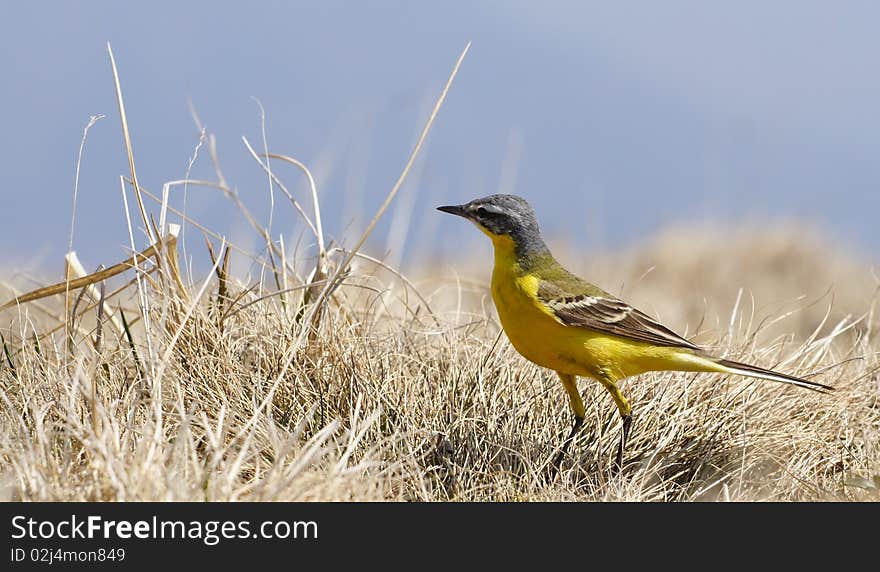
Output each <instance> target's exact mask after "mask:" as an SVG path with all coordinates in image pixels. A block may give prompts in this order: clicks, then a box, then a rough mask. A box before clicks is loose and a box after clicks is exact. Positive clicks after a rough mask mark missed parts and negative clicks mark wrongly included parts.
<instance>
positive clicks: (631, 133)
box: [0, 1, 880, 269]
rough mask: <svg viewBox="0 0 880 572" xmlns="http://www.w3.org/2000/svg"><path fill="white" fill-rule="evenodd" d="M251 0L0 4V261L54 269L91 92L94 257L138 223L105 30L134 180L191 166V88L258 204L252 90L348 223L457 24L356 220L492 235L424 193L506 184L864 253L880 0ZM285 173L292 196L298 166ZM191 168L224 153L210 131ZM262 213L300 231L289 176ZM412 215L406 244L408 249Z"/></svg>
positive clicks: (613, 223) (875, 201) (624, 219)
mask: <svg viewBox="0 0 880 572" xmlns="http://www.w3.org/2000/svg"><path fill="white" fill-rule="evenodd" d="M243 4H244V3H226V2H210V3H209V2H202V3H199V2H186V3H177V2H174V3H171V2H150V3H139V4H137V5H135V4H134V3H123V2H88V3H85V2H84V3H75V2H65V3H57V4H54V5H47V4H43V3H33V2H32V3H23V2H18V3H8V4H6V5H5V6H4V18H3V21H2V23H0V70H2V74H3V78H4V80H3V89H2V90H0V107H2V109H3V110H5V115H4V130H3V131H4V137H2V138H0V157H2V163H0V166H2V169H0V197H2V204H0V251H2V252H3V253H4V258H5V260H4V261H3V265H4V266H7V267H8V266H9V265H13V266H16V265H20V266H26V267H42V268H49V269H59V268H60V265H61V262H60V261H61V259H62V256H63V254H64V252H65V251H66V249H67V241H68V234H69V231H70V213H71V204H72V197H73V181H74V174H75V167H76V156H77V152H78V148H79V142H80V138H81V135H82V129H83V127H84V126H85V124H86V123H87V122H88V119H89V116H90V115H92V114H98V113H101V114H105V115H106V118H105V119H103V120H101V121H99V122H98V123H97V124H96V125H95V127H94V128H93V129H92V130H91V132H90V135H89V139H88V141H87V144H86V148H85V157H84V161H83V164H82V172H81V175H80V189H79V192H80V195H79V204H78V210H77V222H76V232H75V244H74V247H75V248H76V250H77V251H78V252H79V253H80V256H81V258H82V259H83V261H84V263H85V264H86V266H87V267H93V266H96V265H97V264H98V263H111V262H115V261H116V260H118V259H119V258H120V255H121V254H122V252H123V248H124V247H125V245H126V244H127V242H128V239H127V231H126V227H125V218H124V216H123V211H122V202H121V197H120V190H119V175H121V174H125V173H127V171H128V166H127V162H126V159H125V154H124V148H123V145H122V138H121V134H120V127H119V119H118V114H117V110H116V103H115V100H114V92H113V83H112V76H111V73H110V67H109V64H108V60H107V54H106V43H107V42H108V41H109V42H111V43H112V45H113V49H114V53H115V55H116V58H117V63H118V65H119V69H120V74H121V78H122V82H123V90H124V94H125V99H126V107H127V111H128V114H129V121H130V126H131V131H132V139H133V146H134V150H135V156H136V159H137V165H138V174H139V178H140V180H141V184H142V185H144V186H145V187H147V188H149V189H151V190H154V191H158V190H160V189H161V186H162V184H163V183H164V182H166V181H170V180H174V179H179V178H182V177H183V176H184V174H185V172H186V168H187V164H188V163H189V161H190V158H191V156H192V155H193V151H194V149H195V147H196V144H197V143H198V138H199V133H198V131H197V129H196V128H195V126H194V124H193V122H192V120H191V118H190V115H189V111H188V108H187V99H191V100H192V102H193V104H194V105H195V107H196V108H197V110H198V112H199V114H200V116H201V118H202V120H203V121H204V123H205V124H206V125H207V127H208V129H209V131H210V132H212V133H215V134H216V136H217V140H218V149H219V155H220V160H221V164H222V167H223V170H224V174H225V175H226V178H227V180H228V181H229V182H230V184H231V185H233V186H234V187H235V188H236V189H237V190H238V192H239V193H240V194H241V197H242V199H243V200H244V201H245V202H246V203H247V204H248V206H249V207H250V208H251V209H252V210H253V211H254V213H255V214H257V216H258V217H260V218H261V220H266V219H267V216H268V214H267V213H268V203H269V199H268V187H267V183H266V178H265V175H264V174H263V173H262V172H261V171H260V169H259V167H258V166H257V165H256V163H254V161H253V160H252V159H251V158H250V157H249V155H248V154H247V151H246V150H245V148H244V146H243V144H242V142H241V136H242V135H244V136H246V137H247V138H248V139H249V140H250V141H251V142H252V143H253V144H254V145H257V146H258V145H261V131H260V116H259V109H258V107H257V105H256V103H255V100H254V99H253V98H258V99H259V101H260V102H261V103H262V105H263V106H264V108H265V111H266V120H267V121H266V131H267V137H268V144H269V148H270V149H271V150H273V151H276V152H279V153H284V154H289V155H293V156H295V157H297V158H299V159H301V160H303V161H304V162H306V163H307V164H308V165H310V166H311V167H312V169H313V171H314V172H315V175H316V177H317V179H318V185H319V188H320V192H321V196H322V204H323V209H324V215H325V225H326V227H327V230H328V233H329V234H330V236H331V237H335V238H337V239H341V240H345V239H346V238H347V239H348V240H349V241H351V239H352V235H353V234H354V230H357V231H359V230H360V229H362V228H363V226H364V224H365V223H366V221H367V220H369V218H370V216H372V213H373V212H374V211H375V209H376V208H377V207H378V205H379V204H380V203H381V201H382V198H383V197H384V195H385V193H387V191H388V190H389V189H390V188H391V186H392V184H393V183H394V181H395V179H396V178H397V176H398V174H399V172H400V170H401V168H402V166H403V164H404V162H405V160H406V157H407V155H408V153H409V151H410V149H411V147H412V145H413V143H414V141H415V137H416V135H417V133H418V131H419V130H420V128H421V125H422V123H423V122H424V119H425V117H426V115H427V113H428V111H429V109H430V105H431V103H432V101H433V99H434V98H435V97H436V94H437V93H438V91H439V89H440V88H441V86H442V84H443V82H444V81H445V79H446V77H447V75H448V73H449V71H450V69H451V67H452V64H453V63H454V61H455V59H456V57H457V56H458V53H459V52H460V51H461V49H462V48H463V46H464V45H465V44H466V42H467V41H472V42H473V44H472V48H471V51H470V53H469V55H468V57H467V59H466V61H465V63H464V65H463V67H462V70H461V72H460V74H459V76H458V78H457V80H456V84H455V85H454V86H453V89H452V91H451V93H450V96H449V99H448V100H447V103H446V105H445V106H444V108H443V110H442V111H441V114H440V116H439V118H438V120H437V122H436V124H435V127H434V130H433V131H432V133H431V135H430V138H429V140H428V143H427V146H426V148H425V149H424V151H425V153H424V155H423V156H422V158H421V160H420V161H419V162H418V164H417V165H416V169H415V171H414V173H413V177H412V178H411V179H410V181H409V183H408V184H407V185H406V186H405V187H404V189H403V190H402V192H401V194H400V196H399V197H398V203H397V207H398V208H400V209H401V210H400V211H398V212H397V214H395V212H394V210H393V209H392V212H390V213H389V215H388V216H387V218H386V219H384V220H383V222H382V223H381V224H380V226H379V228H378V229H377V233H376V236H375V238H374V240H372V241H371V243H370V244H369V250H370V252H371V253H372V254H374V255H380V256H381V255H384V254H385V252H386V250H387V249H388V248H389V247H390V248H392V251H393V252H392V253H391V258H392V260H399V259H400V257H403V258H404V260H407V256H409V258H410V259H411V258H412V256H413V254H412V253H413V252H424V251H426V250H437V251H446V252H449V251H451V250H458V249H461V248H470V247H472V246H473V245H476V244H478V243H480V244H482V242H483V241H482V237H481V236H478V234H477V233H470V232H463V231H462V228H461V226H460V223H459V222H457V221H452V220H447V219H445V218H444V217H443V216H442V215H440V214H439V213H437V212H436V211H434V210H433V207H434V206H436V205H438V204H447V203H453V202H463V201H466V200H469V199H471V198H474V197H476V196H482V195H486V194H490V193H494V192H514V193H516V194H520V195H522V196H525V197H526V198H528V199H529V200H530V201H531V202H532V203H533V204H534V205H535V207H536V209H537V210H538V214H539V219H540V220H541V221H542V224H543V226H544V228H545V231H547V233H548V234H550V235H552V236H554V237H558V238H560V239H563V240H567V241H570V242H575V243H578V244H581V245H583V246H584V247H586V248H588V249H593V250H596V249H603V248H608V247H609V246H611V245H613V244H616V243H618V242H621V241H623V242H625V243H631V242H634V241H638V240H640V239H642V238H644V237H649V236H651V233H652V232H654V231H656V230H657V229H660V228H664V227H666V226H668V225H671V224H679V225H696V224H705V223H707V222H709V223H717V224H720V225H732V224H736V223H737V222H738V221H741V220H756V219H757V220H775V219H798V220H804V221H807V222H808V223H809V224H815V225H818V226H819V227H820V228H822V229H824V230H825V232H827V233H828V235H829V236H831V237H833V238H835V239H837V240H840V241H842V242H843V243H845V244H850V245H852V246H853V247H854V248H856V249H859V250H861V251H864V252H866V253H868V255H869V256H870V257H872V258H874V259H876V258H877V256H876V252H877V250H878V248H880V233H878V232H877V230H876V226H877V222H876V221H877V218H878V217H877V213H878V212H880V194H878V189H877V185H878V181H880V168H878V163H877V160H876V157H877V155H878V150H880V113H878V105H880V104H878V102H880V74H877V73H876V64H875V60H876V54H878V53H880V35H878V34H877V33H876V25H875V24H876V22H877V21H880V7H878V5H876V4H875V3H870V2H862V3H860V2H842V3H832V2H772V3H767V2H736V3H733V2H731V3H726V4H723V5H722V4H721V3H717V2H713V3H707V2H662V3H659V2H615V3H611V2H603V3H590V2H549V3H545V2H542V3H534V2H501V1H492V2H490V1H486V2H446V3H436V2H310V3H304V2H262V3H254V5H253V6H244V5H243ZM279 173H280V175H281V176H282V178H283V179H284V180H285V181H286V182H287V183H288V185H289V187H290V188H291V190H293V191H294V192H295V193H296V194H298V196H299V197H301V198H302V199H303V200H304V201H305V200H306V199H307V197H306V194H305V190H306V187H305V186H304V184H303V182H302V180H301V178H300V177H299V175H298V173H297V172H296V171H293V170H291V169H288V168H285V167H279ZM192 175H193V176H196V177H200V178H210V177H212V176H213V171H212V169H211V165H210V161H208V157H207V154H205V153H204V149H203V150H202V152H201V154H200V156H199V158H198V160H197V162H196V165H195V167H194V169H193V172H192ZM176 200H177V204H180V202H181V200H182V195H181V196H178V197H177V199H176ZM187 210H188V212H189V213H190V214H191V215H192V216H194V217H196V218H198V219H199V220H201V221H202V222H204V223H205V224H207V226H209V227H211V228H213V229H216V230H217V231H219V232H221V233H223V234H225V235H227V236H230V237H233V238H234V239H235V240H237V241H239V242H243V243H247V242H248V241H251V242H253V243H255V241H256V237H255V236H253V234H252V233H249V232H248V231H247V228H246V226H245V223H244V221H243V220H242V219H241V217H240V216H238V215H237V214H236V212H235V211H234V209H232V208H230V207H229V205H228V203H227V202H226V201H224V200H223V199H222V198H221V197H220V196H219V195H218V194H217V193H216V192H215V191H210V190H204V189H191V190H190V191H189V192H188V195H187ZM409 213H411V217H410V216H409ZM404 221H409V224H407V225H404V224H403V223H404ZM392 227H394V229H395V230H394V231H393V232H391V237H392V238H391V239H390V240H389V238H388V237H389V230H390V229H391V228H392ZM467 230H470V229H467ZM273 232H274V234H275V235H276V236H277V235H278V234H279V233H283V234H284V238H285V242H286V243H287V244H295V243H296V241H297V239H298V238H300V237H301V236H303V235H302V228H301V226H300V225H298V223H297V218H296V216H295V215H294V214H293V213H292V211H291V209H290V208H289V207H288V206H287V204H286V203H283V202H281V201H280V200H279V204H278V206H277V210H276V214H275V219H274V222H273ZM401 237H408V238H410V239H411V240H412V242H413V244H414V248H413V249H412V250H411V252H409V253H404V252H400V249H399V248H398V247H397V244H398V242H399V239H400V238H401ZM197 238H199V240H201V239H200V237H197ZM302 240H303V241H304V242H303V245H304V246H308V237H307V236H304V237H303V238H302ZM479 248H484V247H483V246H480V247H479ZM485 248H486V249H487V250H488V246H485ZM199 256H201V254H199Z"/></svg>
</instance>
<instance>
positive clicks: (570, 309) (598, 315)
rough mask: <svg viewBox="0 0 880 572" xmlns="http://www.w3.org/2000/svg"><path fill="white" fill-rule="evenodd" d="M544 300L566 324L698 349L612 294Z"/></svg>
mask: <svg viewBox="0 0 880 572" xmlns="http://www.w3.org/2000/svg"><path fill="white" fill-rule="evenodd" d="M544 303H545V304H546V305H547V307H548V308H550V310H552V311H553V314H554V315H555V316H556V318H557V319H558V320H559V321H560V322H562V323H563V324H565V325H567V326H580V327H583V328H587V329H590V330H595V331H598V332H604V333H608V334H613V335H615V336H620V337H622V338H628V339H631V340H636V341H639V342H648V343H651V344H655V345H658V346H668V347H683V348H689V349H693V350H699V349H700V347H699V346H696V345H694V344H693V343H691V342H689V341H688V340H686V339H684V338H683V337H681V336H679V335H678V334H676V333H675V332H673V331H672V330H670V329H669V328H667V327H666V326H664V325H663V324H661V323H659V322H657V321H656V320H654V319H653V318H651V317H650V316H648V315H647V314H645V313H644V312H641V311H639V310H637V309H635V308H633V307H632V306H630V305H629V304H627V303H626V302H624V301H622V300H618V299H616V298H613V297H604V296H591V295H586V294H584V295H580V296H569V297H564V298H555V299H550V300H544Z"/></svg>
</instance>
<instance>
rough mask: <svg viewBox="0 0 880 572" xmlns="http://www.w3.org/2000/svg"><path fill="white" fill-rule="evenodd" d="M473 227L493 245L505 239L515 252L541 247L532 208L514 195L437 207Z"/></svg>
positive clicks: (539, 232)
mask: <svg viewBox="0 0 880 572" xmlns="http://www.w3.org/2000/svg"><path fill="white" fill-rule="evenodd" d="M437 210H439V211H443V212H445V213H449V214H454V215H458V216H460V217H463V218H466V219H468V220H469V221H471V222H472V223H474V224H475V225H476V226H477V228H479V229H480V230H482V231H483V232H484V233H486V234H487V235H489V238H491V239H492V241H493V242H494V243H495V244H496V245H497V244H498V243H499V241H504V240H505V239H509V240H511V241H512V242H513V244H514V245H515V246H516V247H517V250H522V249H529V247H533V246H539V245H540V246H543V241H542V240H541V231H540V229H539V228H538V219H537V218H536V217H535V211H534V209H532V206H531V205H530V204H529V203H527V202H526V200H525V199H524V198H522V197H518V196H516V195H490V196H488V197H483V198H481V199H474V200H472V201H471V202H469V203H465V204H463V205H450V206H445V207H437Z"/></svg>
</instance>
